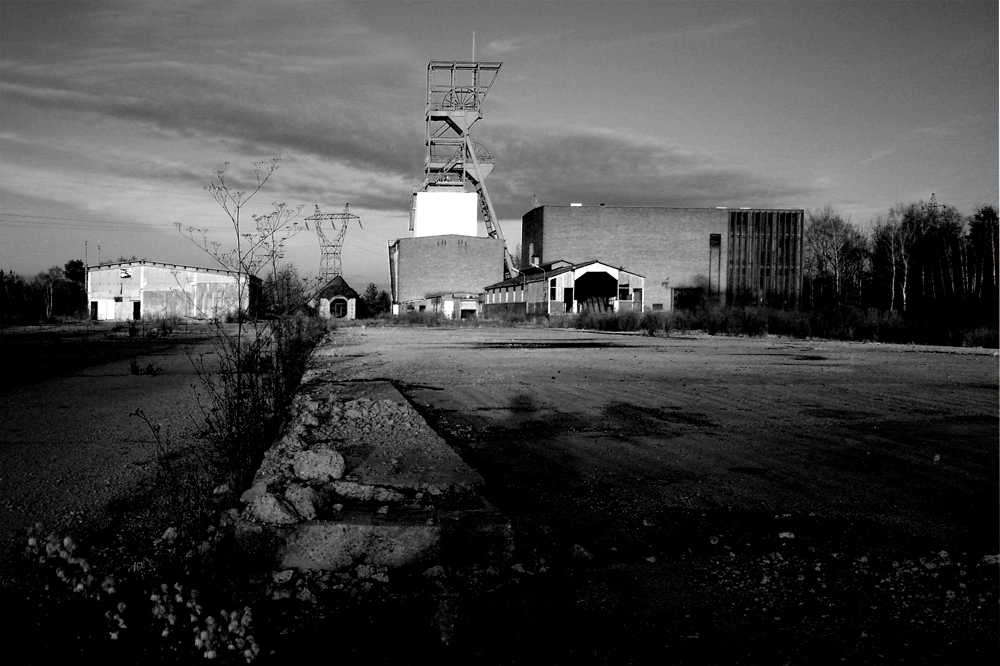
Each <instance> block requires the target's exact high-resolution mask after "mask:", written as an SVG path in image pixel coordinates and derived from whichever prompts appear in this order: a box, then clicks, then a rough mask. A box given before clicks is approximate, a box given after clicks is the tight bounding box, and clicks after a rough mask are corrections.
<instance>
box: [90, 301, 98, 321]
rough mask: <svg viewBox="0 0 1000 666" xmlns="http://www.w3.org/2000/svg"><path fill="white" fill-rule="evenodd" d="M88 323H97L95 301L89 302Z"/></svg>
mask: <svg viewBox="0 0 1000 666" xmlns="http://www.w3.org/2000/svg"><path fill="white" fill-rule="evenodd" d="M90 321H97V301H91V302H90Z"/></svg>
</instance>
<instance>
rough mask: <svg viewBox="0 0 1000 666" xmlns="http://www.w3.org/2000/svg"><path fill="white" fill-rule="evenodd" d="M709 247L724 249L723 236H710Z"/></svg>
mask: <svg viewBox="0 0 1000 666" xmlns="http://www.w3.org/2000/svg"><path fill="white" fill-rule="evenodd" d="M708 246H709V247H722V234H709V235H708Z"/></svg>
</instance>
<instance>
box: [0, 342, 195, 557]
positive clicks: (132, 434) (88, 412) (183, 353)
mask: <svg viewBox="0 0 1000 666" xmlns="http://www.w3.org/2000/svg"><path fill="white" fill-rule="evenodd" d="M36 329H37V327H31V329H29V330H27V331H16V332H13V333H12V332H10V331H5V333H4V336H3V342H2V348H3V352H2V353H3V358H2V363H3V368H4V371H3V374H4V384H5V386H4V392H3V395H2V399H0V423H3V424H4V427H3V429H2V432H0V498H2V499H0V502H2V503H3V511H0V552H2V553H5V554H6V553H9V551H10V549H11V548H12V547H13V546H15V544H19V540H20V537H21V536H22V535H23V534H24V530H26V529H27V528H28V527H30V526H31V525H32V524H34V523H36V522H41V523H42V524H43V525H44V526H45V528H46V529H48V530H55V531H60V532H65V531H68V530H72V531H74V532H75V533H77V534H80V533H83V532H88V531H92V530H96V529H100V528H101V527H102V526H105V525H107V524H108V521H109V520H111V518H112V517H111V516H110V515H109V513H108V507H109V505H111V504H112V503H113V501H114V500H115V499H119V498H123V497H127V496H128V495H130V494H132V493H134V492H136V491H137V490H142V489H143V488H144V487H145V486H148V484H149V482H150V475H151V474H152V473H153V472H154V471H155V464H154V463H155V459H156V451H155V447H154V446H153V437H152V434H151V432H150V430H149V427H148V426H147V425H146V424H145V423H144V422H143V421H142V420H141V419H139V418H137V417H135V416H132V414H133V412H135V410H136V409H142V410H143V411H144V413H145V414H146V416H147V417H148V418H149V420H150V421H151V422H153V423H154V424H161V425H162V430H161V433H162V435H163V437H164V438H165V439H166V440H167V441H168V442H169V445H170V446H171V448H174V449H178V450H181V449H184V448H186V447H190V446H193V445H195V444H196V442H197V438H196V435H197V431H198V427H197V424H196V423H195V422H194V421H193V420H192V417H194V416H196V415H197V414H198V405H197V400H196V397H195V391H194V388H193V386H194V385H195V384H197V383H198V380H197V376H196V373H195V370H194V366H193V365H192V362H191V358H190V357H189V354H191V355H192V356H193V357H197V356H198V355H201V354H208V355H209V356H207V357H206V358H207V360H209V362H210V360H211V356H210V355H211V354H212V353H213V348H212V345H211V344H210V343H208V342H207V336H206V332H205V331H204V330H202V329H195V330H193V331H188V332H186V333H185V332H178V333H177V334H176V335H174V336H173V337H172V338H170V339H169V340H168V341H163V340H162V339H152V340H140V341H134V340H129V339H128V338H127V336H125V337H123V336H124V335H125V334H122V333H119V332H112V330H111V326H104V327H103V328H101V329H98V330H92V329H89V327H88V331H87V333H88V335H87V337H86V338H84V337H83V336H82V335H80V327H70V328H65V329H55V330H52V329H46V330H43V331H42V332H39V331H37V330H36ZM132 359H135V360H136V362H137V363H138V364H139V366H140V367H142V368H146V367H147V366H149V365H151V364H152V365H153V366H155V367H157V368H160V369H161V371H160V372H159V373H158V374H156V375H133V374H132V373H131V368H130V361H131V360H132Z"/></svg>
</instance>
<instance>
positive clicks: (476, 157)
mask: <svg viewBox="0 0 1000 666" xmlns="http://www.w3.org/2000/svg"><path fill="white" fill-rule="evenodd" d="M501 65H503V63H500V62H478V61H476V62H457V61H443V60H432V61H431V62H430V63H428V65H427V108H426V111H425V114H424V125H425V136H424V145H425V146H426V149H427V154H426V156H425V157H424V178H423V180H422V181H420V184H419V185H417V186H416V187H414V188H413V194H412V198H411V200H410V231H413V222H414V217H415V211H416V201H417V193H418V192H424V191H426V190H427V189H428V187H434V188H444V187H447V186H449V185H452V186H455V187H456V188H458V187H461V188H463V190H464V187H465V184H466V183H469V184H470V185H471V186H472V187H473V188H474V189H475V191H476V193H477V194H478V195H479V210H480V212H481V213H482V216H483V223H484V224H485V225H486V234H487V235H488V236H489V237H490V238H499V239H500V240H504V237H503V231H502V230H501V229H500V222H499V220H498V219H497V216H496V211H494V209H493V202H492V201H490V195H489V192H488V191H487V190H486V183H485V180H486V177H487V176H488V175H490V172H492V171H493V156H492V155H490V154H489V152H488V151H487V150H486V148H484V147H483V146H482V145H481V144H479V143H476V142H475V141H474V140H473V139H472V134H471V132H470V130H471V129H472V126H473V125H474V124H475V123H476V121H477V120H479V119H481V118H482V117H483V114H482V104H483V101H484V100H485V99H486V96H487V95H488V94H489V92H490V88H491V87H492V86H493V82H494V81H495V80H496V77H497V74H498V73H499V72H500V67H501ZM504 273H505V275H506V276H507V277H510V276H514V275H517V274H518V271H517V269H516V268H515V267H514V262H513V259H512V257H511V255H510V251H509V250H507V248H506V241H504Z"/></svg>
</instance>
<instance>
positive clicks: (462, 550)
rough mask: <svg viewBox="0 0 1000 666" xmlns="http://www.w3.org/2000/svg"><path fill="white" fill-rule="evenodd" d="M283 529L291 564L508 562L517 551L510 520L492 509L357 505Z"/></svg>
mask: <svg viewBox="0 0 1000 666" xmlns="http://www.w3.org/2000/svg"><path fill="white" fill-rule="evenodd" d="M380 508H382V507H380ZM281 533H282V536H283V540H284V545H283V546H282V547H281V549H280V552H279V556H278V559H279V563H280V564H279V566H280V567H282V568H286V569H323V570H340V569H345V568H348V567H351V566H354V565H356V564H357V563H359V562H364V563H367V564H373V565H377V566H385V567H393V568H398V567H404V566H411V565H412V566H416V565H419V564H424V563H429V562H447V563H449V564H465V563H473V562H478V563H483V564H493V565H503V564H506V563H507V562H508V561H509V560H510V558H511V556H512V552H513V528H512V526H511V524H510V521H508V520H507V519H506V518H505V517H503V516H502V515H500V514H499V513H498V512H497V511H495V510H493V509H477V510H464V511H463V510H458V511H440V512H438V511H428V510H425V509H410V508H396V509H392V510H391V511H388V512H386V513H379V511H378V509H374V510H373V507H366V508H355V509H352V510H345V511H344V513H343V514H342V515H341V516H340V517H339V518H338V519H336V520H319V521H308V522H304V523H300V524H298V525H295V526H294V527H291V528H284V529H282V530H281Z"/></svg>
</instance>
